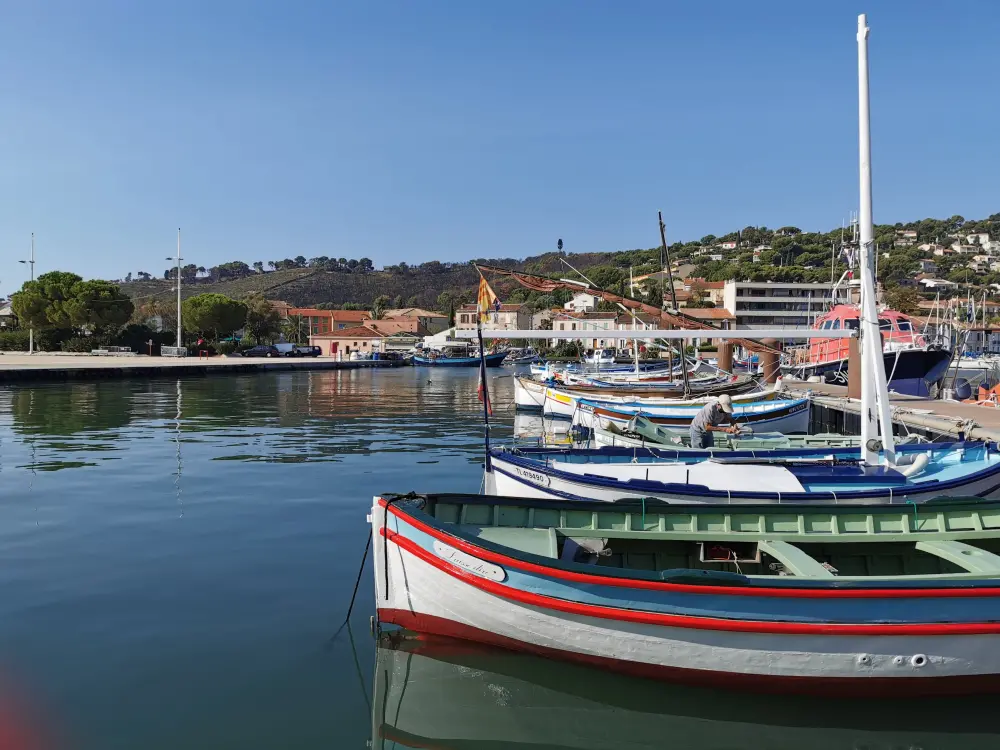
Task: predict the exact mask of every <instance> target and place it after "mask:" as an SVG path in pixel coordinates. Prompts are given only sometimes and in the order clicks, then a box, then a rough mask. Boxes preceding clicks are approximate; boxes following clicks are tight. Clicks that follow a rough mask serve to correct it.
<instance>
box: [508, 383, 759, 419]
mask: <svg viewBox="0 0 1000 750" xmlns="http://www.w3.org/2000/svg"><path fill="white" fill-rule="evenodd" d="M689 383H690V392H689V393H688V396H687V398H685V397H684V391H683V387H682V386H680V385H678V387H677V388H673V389H663V390H645V391H643V390H639V389H621V390H619V389H613V390H612V389H606V388H573V387H565V386H560V385H549V386H546V387H545V392H544V399H543V400H542V413H543V414H545V415H546V416H550V417H553V416H554V417H565V418H566V419H572V418H574V417H575V416H576V415H577V413H578V412H579V410H580V404H581V403H582V402H583V401H585V400H591V401H595V402H599V403H607V404H627V405H631V406H636V405H638V406H642V407H644V406H649V407H658V406H670V407H681V406H704V405H705V403H706V400H707V399H708V398H710V397H714V396H720V395H722V394H723V393H728V394H730V395H731V396H732V397H733V398H734V399H735V400H737V401H742V402H744V403H745V402H748V401H760V400H768V399H770V398H773V397H774V389H772V388H768V389H764V390H761V389H760V388H758V386H757V384H756V383H755V382H754V381H752V380H750V379H740V380H735V381H733V380H730V379H728V378H721V379H720V378H704V379H699V380H691V381H689ZM522 387H523V386H522ZM516 388H517V386H515V389H516ZM516 402H517V396H516V395H515V403H516Z"/></svg>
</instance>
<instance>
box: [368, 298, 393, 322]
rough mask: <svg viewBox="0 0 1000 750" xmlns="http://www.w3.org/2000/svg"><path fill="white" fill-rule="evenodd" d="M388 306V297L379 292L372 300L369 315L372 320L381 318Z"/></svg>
mask: <svg viewBox="0 0 1000 750" xmlns="http://www.w3.org/2000/svg"><path fill="white" fill-rule="evenodd" d="M388 307H389V297H388V295H385V294H380V295H379V296H378V297H376V298H375V301H374V302H372V309H371V316H372V320H382V318H384V317H385V311H386V310H387V309H388Z"/></svg>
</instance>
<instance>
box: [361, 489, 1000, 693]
mask: <svg viewBox="0 0 1000 750" xmlns="http://www.w3.org/2000/svg"><path fill="white" fill-rule="evenodd" d="M395 511H396V509H395V508H393V509H387V508H385V507H384V506H382V505H380V504H379V503H376V505H375V506H374V507H373V511H372V524H373V533H374V541H375V546H374V550H373V551H374V555H373V559H374V561H375V581H376V601H377V610H378V619H379V620H380V621H381V622H384V623H393V624H396V625H400V626H402V627H406V628H409V629H411V630H415V631H419V632H424V633H430V634H434V635H442V636H448V637H454V638H463V639H468V640H472V641H480V642H483V643H489V644H492V645H496V646H502V647H505V648H509V649H515V650H521V651H527V652H533V653H539V654H544V655H549V656H555V657H559V658H563V659H568V660H573V661H579V662H584V663H588V664H594V665H598V666H602V667H609V668H612V669H616V670H620V671H626V672H630V673H633V674H637V675H642V676H646V677H655V678H662V679H669V680H674V681H685V682H692V683H699V684H705V685H716V686H725V687H728V688H753V689H761V688H763V689H767V690H776V691H788V692H799V691H806V690H808V691H815V692H830V693H847V694H858V693H859V691H860V692H865V693H866V694H872V695H879V694H885V693H891V694H897V695H898V694H901V693H906V694H934V693H953V692H954V693H962V692H981V691H996V690H998V689H1000V624H998V623H982V624H978V621H977V625H976V626H975V627H973V626H971V625H964V624H962V623H946V624H945V623H943V622H942V620H946V619H947V618H944V617H943V615H942V612H943V611H950V610H951V609H953V608H955V607H956V606H957V605H954V604H953V601H954V600H951V599H944V598H936V599H931V600H930V601H929V602H928V601H924V600H923V599H922V598H921V597H912V598H911V599H908V600H905V601H904V603H902V604H900V602H899V601H898V600H895V601H893V600H891V599H890V600H888V601H889V604H888V605H887V604H886V603H885V601H883V600H882V599H880V598H865V599H860V600H851V606H850V607H849V609H850V611H851V612H852V613H855V617H853V618H852V619H851V620H849V621H844V620H843V619H840V618H837V619H838V620H839V621H836V622H830V621H828V618H826V617H822V618H810V617H803V616H800V615H798V614H797V608H798V606H800V604H801V602H800V600H799V599H796V598H792V599H788V598H776V599H775V600H774V601H762V602H757V601H753V602H751V601H750V599H752V597H748V596H744V595H742V592H741V593H740V594H737V595H733V594H726V593H719V592H718V591H715V592H713V593H712V594H711V595H709V596H702V595H701V594H699V593H693V594H687V593H679V594H678V593H670V594H664V595H663V596H662V597H661V596H660V595H659V594H656V595H653V594H649V595H648V597H647V596H646V595H644V596H643V597H640V598H644V599H647V600H653V601H655V602H657V603H658V604H661V605H662V606H659V608H658V609H656V610H655V611H654V610H651V609H649V608H648V606H647V605H644V604H643V602H629V601H628V597H629V596H630V595H633V596H638V594H635V593H632V592H631V590H629V589H627V588H626V589H623V590H616V591H611V592H610V593H609V594H608V595H607V596H608V597H610V598H606V597H605V592H604V588H613V587H602V586H601V585H592V586H591V588H589V589H588V590H587V591H586V592H585V591H582V590H581V585H580V584H573V583H572V582H571V581H568V580H567V579H566V578H564V577H560V576H559V574H558V573H552V572H551V571H550V569H549V568H547V567H544V566H540V565H537V564H534V565H532V564H528V565H525V564H524V563H523V562H519V561H518V560H517V559H514V558H511V557H505V556H503V555H498V554H496V553H495V552H491V551H489V550H484V549H481V548H478V547H471V548H470V547H469V545H468V544H467V543H465V542H463V541H462V540H460V539H457V538H454V537H451V536H450V535H448V534H446V533H443V532H441V531H440V530H439V529H435V528H433V527H431V526H427V525H425V524H421V523H420V522H419V521H416V520H415V519H413V518H409V517H405V518H401V517H400V516H399V515H397V514H396V512H395ZM383 522H385V525H386V526H387V529H384V528H383ZM569 578H570V579H572V578H573V576H572V574H569ZM716 588H718V587H716ZM573 592H575V593H576V595H579V600H576V599H574V598H573V597H574V593H573ZM647 593H648V592H647ZM691 596H694V597H695V599H694V600H691V599H690V597H691ZM699 597H700V598H699ZM616 601H617V604H616V603H615V602H616ZM809 601H812V600H809ZM838 601H840V602H842V601H844V600H838ZM668 602H672V603H674V604H671V605H670V606H667V603H668ZM685 602H687V603H686V604H685ZM834 604H835V605H836V604H837V602H834ZM772 607H773V611H774V614H773V616H767V615H764V614H756V612H757V610H758V609H760V610H762V611H763V610H766V609H768V608H772ZM886 607H888V609H889V610H891V611H892V612H896V613H898V614H896V615H895V616H894V617H892V618H891V619H890V623H885V622H883V620H884V613H883V610H884V609H885V608H886ZM675 608H677V612H678V614H675V613H674V610H675ZM836 609H837V607H836V606H833V607H832V608H831V609H830V610H829V611H835V610H836ZM667 610H669V611H667ZM681 611H686V612H687V614H679V612H681ZM748 611H751V612H755V614H753V615H748V614H746V613H747V612H748ZM713 613H714V614H713ZM983 617H984V619H985V617H986V615H984V616H983ZM855 620H857V621H855Z"/></svg>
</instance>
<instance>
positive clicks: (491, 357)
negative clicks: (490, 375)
mask: <svg viewBox="0 0 1000 750" xmlns="http://www.w3.org/2000/svg"><path fill="white" fill-rule="evenodd" d="M506 356H507V354H506V352H500V353H498V354H487V355H486V356H485V357H484V359H485V360H486V366H487V367H500V366H501V365H502V364H503V361H504V358H505V357H506ZM413 364H415V365H422V366H424V367H479V357H436V358H431V357H423V356H421V355H419V354H415V355H414V356H413Z"/></svg>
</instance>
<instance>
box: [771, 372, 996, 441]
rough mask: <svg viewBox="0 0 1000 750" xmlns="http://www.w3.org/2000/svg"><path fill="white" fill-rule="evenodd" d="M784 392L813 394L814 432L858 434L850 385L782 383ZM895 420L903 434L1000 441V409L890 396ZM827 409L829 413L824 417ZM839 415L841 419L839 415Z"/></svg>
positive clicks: (857, 412) (858, 405) (857, 416)
mask: <svg viewBox="0 0 1000 750" xmlns="http://www.w3.org/2000/svg"><path fill="white" fill-rule="evenodd" d="M782 390H783V391H785V392H787V393H788V394H789V395H790V396H793V397H802V396H804V395H805V394H806V393H809V394H811V396H812V402H813V412H814V418H816V419H818V420H819V421H820V423H821V424H820V425H814V431H820V430H817V429H816V427H819V428H820V429H821V430H833V431H837V432H843V433H845V434H857V433H858V430H859V429H860V426H859V424H860V414H861V401H860V400H857V399H849V398H847V386H843V385H828V384H826V383H804V382H783V384H782ZM889 402H890V406H891V409H892V420H893V422H894V423H895V424H896V425H898V426H899V427H898V429H899V431H900V433H902V434H905V433H906V432H908V431H912V432H918V433H922V434H934V433H937V434H938V435H947V436H952V437H955V438H958V437H959V436H964V437H966V438H970V439H973V440H990V441H1000V409H998V408H996V407H992V406H979V405H977V404H965V403H961V402H957V401H944V400H938V399H930V398H920V397H917V396H904V395H900V394H895V393H890V394H889ZM823 410H826V411H827V412H828V414H823ZM838 415H840V416H838Z"/></svg>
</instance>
